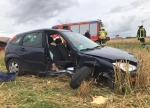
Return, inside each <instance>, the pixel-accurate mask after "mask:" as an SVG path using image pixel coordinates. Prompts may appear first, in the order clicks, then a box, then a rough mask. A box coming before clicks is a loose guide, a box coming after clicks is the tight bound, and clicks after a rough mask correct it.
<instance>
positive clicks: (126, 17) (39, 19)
mask: <svg viewBox="0 0 150 108" xmlns="http://www.w3.org/2000/svg"><path fill="white" fill-rule="evenodd" d="M149 7H150V0H126V1H125V0H0V36H9V37H12V36H14V35H15V34H18V33H20V32H24V31H28V30H33V29H39V28H51V27H52V26H53V25H57V24H60V22H62V23H66V22H67V23H70V22H78V21H87V20H97V19H101V20H102V22H103V23H104V26H105V29H106V30H107V32H108V36H110V37H115V35H116V34H119V35H120V36H121V37H126V36H136V32H137V29H138V25H139V24H142V22H141V21H142V19H143V20H146V21H145V22H144V27H145V29H146V31H147V35H148V36H150V8H149ZM141 18H142V19H141ZM58 20H59V21H60V22H59V21H58Z"/></svg>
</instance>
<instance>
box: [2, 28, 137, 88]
mask: <svg viewBox="0 0 150 108" xmlns="http://www.w3.org/2000/svg"><path fill="white" fill-rule="evenodd" d="M4 60H5V63H6V68H7V70H8V72H16V73H17V74H18V75H23V74H24V73H25V72H32V73H33V74H41V73H42V74H48V75H60V74H64V73H67V74H68V75H70V76H71V77H72V80H71V82H70V86H71V87H72V88H77V87H79V85H80V83H81V82H82V81H83V80H84V79H86V78H87V77H89V76H91V73H92V72H93V74H92V77H94V78H95V79H96V80H99V79H101V77H103V78H105V79H106V82H107V84H108V85H109V86H110V87H112V80H113V74H114V69H113V66H114V65H116V62H117V61H118V62H120V61H122V60H126V61H128V62H129V66H128V68H127V70H126V68H125V67H124V65H125V63H123V62H122V63H121V64H120V65H119V68H120V69H121V70H122V72H124V71H129V72H130V73H131V76H132V77H135V74H134V73H135V72H136V66H137V59H136V57H135V56H134V55H132V54H131V53H129V52H126V51H124V50H120V49H116V48H112V47H107V46H105V47H103V46H100V45H98V44H97V43H95V42H93V41H92V40H90V39H88V38H86V37H85V36H83V35H81V34H78V33H75V32H71V31H67V30H58V29H39V30H33V31H28V32H24V33H21V34H17V35H16V36H14V37H13V38H12V39H11V40H10V42H9V43H8V44H7V46H6V47H5V58H4ZM52 64H55V65H56V67H57V68H58V69H57V70H53V69H52Z"/></svg>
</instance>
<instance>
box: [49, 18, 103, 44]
mask: <svg viewBox="0 0 150 108" xmlns="http://www.w3.org/2000/svg"><path fill="white" fill-rule="evenodd" d="M101 27H103V23H102V21H101V20H94V21H85V22H76V23H67V24H60V25H55V26H53V27H52V29H65V30H72V31H73V32H77V33H80V34H82V35H84V34H85V32H86V31H87V30H89V31H90V34H91V37H90V39H91V40H93V41H97V40H98V32H99V30H100V28H101Z"/></svg>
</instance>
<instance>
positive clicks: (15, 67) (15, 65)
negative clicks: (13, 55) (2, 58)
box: [7, 59, 23, 76]
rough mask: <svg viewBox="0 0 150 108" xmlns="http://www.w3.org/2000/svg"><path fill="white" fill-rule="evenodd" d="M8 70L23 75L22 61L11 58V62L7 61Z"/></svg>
mask: <svg viewBox="0 0 150 108" xmlns="http://www.w3.org/2000/svg"><path fill="white" fill-rule="evenodd" d="M7 70H8V72H9V73H12V72H15V73H16V74H17V75H18V76H20V75H23V72H22V67H21V65H20V63H19V62H18V61H17V60H15V59H11V60H9V62H8V63H7Z"/></svg>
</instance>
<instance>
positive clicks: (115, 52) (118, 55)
mask: <svg viewBox="0 0 150 108" xmlns="http://www.w3.org/2000/svg"><path fill="white" fill-rule="evenodd" d="M83 53H84V54H88V55H92V56H98V57H102V58H107V59H110V60H113V61H114V60H120V59H124V60H129V61H132V62H137V59H136V57H135V56H134V55H132V54H131V53H129V52H127V51H124V50H121V49H117V48H112V47H107V46H105V47H99V48H97V49H94V50H89V51H85V52H83Z"/></svg>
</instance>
